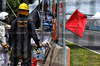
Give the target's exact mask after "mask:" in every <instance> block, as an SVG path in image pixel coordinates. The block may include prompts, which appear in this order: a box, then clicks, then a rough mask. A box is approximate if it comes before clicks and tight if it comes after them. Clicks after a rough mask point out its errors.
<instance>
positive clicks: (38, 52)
mask: <svg viewBox="0 0 100 66" xmlns="http://www.w3.org/2000/svg"><path fill="white" fill-rule="evenodd" d="M41 47H42V44H39V46H37V47H36V51H37V54H40V51H39V50H38V48H41Z"/></svg>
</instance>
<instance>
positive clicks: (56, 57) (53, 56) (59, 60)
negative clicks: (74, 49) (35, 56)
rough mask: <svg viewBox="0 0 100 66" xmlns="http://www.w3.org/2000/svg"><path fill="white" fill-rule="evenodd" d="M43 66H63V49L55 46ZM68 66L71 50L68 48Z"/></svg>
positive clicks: (68, 64)
mask: <svg viewBox="0 0 100 66" xmlns="http://www.w3.org/2000/svg"><path fill="white" fill-rule="evenodd" d="M43 66H63V47H61V46H58V45H57V44H54V46H52V47H51V49H50V52H49V54H48V56H47V58H46V61H45V63H44V64H43ZM66 66H70V48H69V47H67V46H66Z"/></svg>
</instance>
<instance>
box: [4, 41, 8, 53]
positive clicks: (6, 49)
mask: <svg viewBox="0 0 100 66" xmlns="http://www.w3.org/2000/svg"><path fill="white" fill-rule="evenodd" d="M3 47H4V52H5V53H7V52H8V51H9V48H8V46H7V43H6V44H3Z"/></svg>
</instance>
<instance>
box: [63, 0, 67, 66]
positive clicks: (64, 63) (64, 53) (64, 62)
mask: <svg viewBox="0 0 100 66" xmlns="http://www.w3.org/2000/svg"><path fill="white" fill-rule="evenodd" d="M62 4H63V5H62V6H63V9H62V18H63V20H62V22H63V66H66V47H65V7H66V5H65V0H62Z"/></svg>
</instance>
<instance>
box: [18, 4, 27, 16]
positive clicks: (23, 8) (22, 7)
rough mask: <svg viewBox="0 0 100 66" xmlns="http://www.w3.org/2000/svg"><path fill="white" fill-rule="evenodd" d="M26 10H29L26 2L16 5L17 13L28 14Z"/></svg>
mask: <svg viewBox="0 0 100 66" xmlns="http://www.w3.org/2000/svg"><path fill="white" fill-rule="evenodd" d="M28 10H29V8H28V6H27V4H25V3H22V4H20V5H19V7H18V14H22V15H25V16H28Z"/></svg>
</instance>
